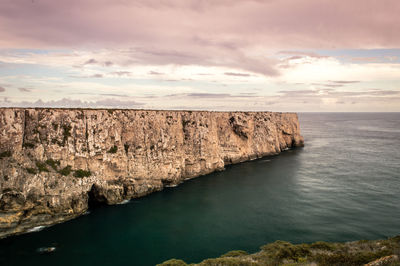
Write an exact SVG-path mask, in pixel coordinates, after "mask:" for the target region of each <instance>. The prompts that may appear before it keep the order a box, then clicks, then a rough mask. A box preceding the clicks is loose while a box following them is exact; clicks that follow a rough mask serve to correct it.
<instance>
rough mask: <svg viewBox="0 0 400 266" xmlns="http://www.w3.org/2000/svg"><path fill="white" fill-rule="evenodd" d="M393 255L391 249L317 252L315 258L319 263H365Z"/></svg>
mask: <svg viewBox="0 0 400 266" xmlns="http://www.w3.org/2000/svg"><path fill="white" fill-rule="evenodd" d="M388 255H391V252H390V251H389V250H382V251H378V252H357V253H343V252H341V253H334V254H326V253H323V254H316V255H315V256H314V260H315V261H316V262H317V263H318V265H364V264H366V263H368V262H371V261H374V260H377V259H379V258H381V257H384V256H388Z"/></svg>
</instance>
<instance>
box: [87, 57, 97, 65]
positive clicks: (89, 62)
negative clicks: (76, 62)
mask: <svg viewBox="0 0 400 266" xmlns="http://www.w3.org/2000/svg"><path fill="white" fill-rule="evenodd" d="M97 63H98V62H97V61H96V59H94V58H91V59H89V60H87V61H86V62H85V63H83V64H84V65H92V64H97Z"/></svg>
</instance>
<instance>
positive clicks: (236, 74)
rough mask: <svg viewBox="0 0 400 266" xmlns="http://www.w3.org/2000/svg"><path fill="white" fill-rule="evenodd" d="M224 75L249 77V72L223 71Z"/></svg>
mask: <svg viewBox="0 0 400 266" xmlns="http://www.w3.org/2000/svg"><path fill="white" fill-rule="evenodd" d="M224 75H226V76H236V77H250V76H251V75H250V74H246V73H234V72H225V73H224Z"/></svg>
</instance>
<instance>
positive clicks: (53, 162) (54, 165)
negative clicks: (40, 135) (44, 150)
mask: <svg viewBox="0 0 400 266" xmlns="http://www.w3.org/2000/svg"><path fill="white" fill-rule="evenodd" d="M46 163H47V164H48V165H50V166H51V168H53V169H54V170H56V171H57V168H58V166H60V161H56V160H53V159H48V160H46Z"/></svg>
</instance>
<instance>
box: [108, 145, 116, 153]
mask: <svg viewBox="0 0 400 266" xmlns="http://www.w3.org/2000/svg"><path fill="white" fill-rule="evenodd" d="M117 151H118V147H117V146H115V145H114V146H113V147H111V148H110V149H109V150H108V153H116V152H117Z"/></svg>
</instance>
